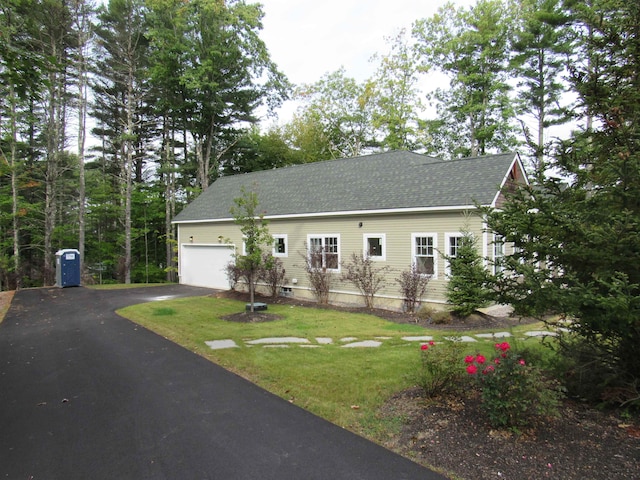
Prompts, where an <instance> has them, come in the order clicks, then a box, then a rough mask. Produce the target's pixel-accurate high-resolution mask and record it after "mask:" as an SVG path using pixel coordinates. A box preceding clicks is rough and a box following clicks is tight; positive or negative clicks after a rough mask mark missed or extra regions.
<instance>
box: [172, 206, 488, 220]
mask: <svg viewBox="0 0 640 480" xmlns="http://www.w3.org/2000/svg"><path fill="white" fill-rule="evenodd" d="M482 206H485V207H490V206H492V205H482ZM476 209H477V207H476V205H457V206H452V207H411V208H388V209H381V210H345V211H339V212H317V213H294V214H286V215H265V216H264V217H263V218H265V219H266V220H279V219H291V218H293V219H295V218H314V217H346V216H353V215H380V214H396V213H431V212H455V211H464V210H476ZM232 221H234V219H233V217H228V218H211V219H201V220H177V221H176V220H172V221H171V223H172V224H175V225H180V224H183V223H219V222H232Z"/></svg>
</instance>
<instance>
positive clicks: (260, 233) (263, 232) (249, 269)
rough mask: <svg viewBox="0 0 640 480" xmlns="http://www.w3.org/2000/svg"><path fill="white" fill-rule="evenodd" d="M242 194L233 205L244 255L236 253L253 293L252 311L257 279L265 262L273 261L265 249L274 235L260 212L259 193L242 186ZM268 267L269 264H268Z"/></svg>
mask: <svg viewBox="0 0 640 480" xmlns="http://www.w3.org/2000/svg"><path fill="white" fill-rule="evenodd" d="M241 191H242V196H240V197H237V198H235V199H234V200H233V202H234V204H235V205H234V206H233V207H231V214H232V215H233V221H234V222H235V223H236V224H237V225H240V231H241V232H242V236H243V240H244V245H245V246H244V250H245V253H244V254H243V255H241V254H236V255H235V260H236V265H237V267H238V268H239V269H240V271H241V272H243V275H244V276H245V278H246V279H247V283H248V285H249V292H250V294H251V311H252V312H253V308H254V295H255V288H256V281H257V280H258V278H259V276H260V272H261V269H262V268H264V267H265V262H267V263H269V262H272V257H269V256H266V257H265V256H264V252H263V249H264V248H265V247H270V246H272V245H273V237H272V236H271V234H270V233H269V228H268V227H267V221H266V220H265V219H264V213H258V211H257V210H258V194H257V193H256V192H253V191H248V190H247V189H245V188H244V187H242V190H241ZM266 267H267V268H268V267H269V265H266Z"/></svg>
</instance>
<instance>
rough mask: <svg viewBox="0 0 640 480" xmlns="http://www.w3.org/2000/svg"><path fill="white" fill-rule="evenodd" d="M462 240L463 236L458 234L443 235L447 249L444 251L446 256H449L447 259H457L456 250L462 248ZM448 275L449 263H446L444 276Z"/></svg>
mask: <svg viewBox="0 0 640 480" xmlns="http://www.w3.org/2000/svg"><path fill="white" fill-rule="evenodd" d="M463 238H464V236H463V235H462V233H460V232H456V233H445V234H444V241H445V245H446V248H447V250H446V254H447V256H449V257H457V256H458V250H459V249H460V247H461V246H462V240H463ZM449 273H450V271H449V262H447V267H446V274H447V275H449Z"/></svg>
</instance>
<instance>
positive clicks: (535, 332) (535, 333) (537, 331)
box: [524, 330, 558, 337]
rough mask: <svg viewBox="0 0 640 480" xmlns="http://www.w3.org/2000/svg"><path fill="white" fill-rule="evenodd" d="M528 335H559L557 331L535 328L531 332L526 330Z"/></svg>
mask: <svg viewBox="0 0 640 480" xmlns="http://www.w3.org/2000/svg"><path fill="white" fill-rule="evenodd" d="M524 334H525V335H526V336H527V337H547V336H550V337H555V336H556V335H558V334H557V333H556V332H547V331H546V330H533V331H531V332H524Z"/></svg>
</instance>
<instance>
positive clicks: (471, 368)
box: [467, 365, 478, 375]
mask: <svg viewBox="0 0 640 480" xmlns="http://www.w3.org/2000/svg"><path fill="white" fill-rule="evenodd" d="M477 371H478V367H476V366H475V365H469V366H468V367H467V373H468V374H469V375H475V374H476V372H477Z"/></svg>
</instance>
